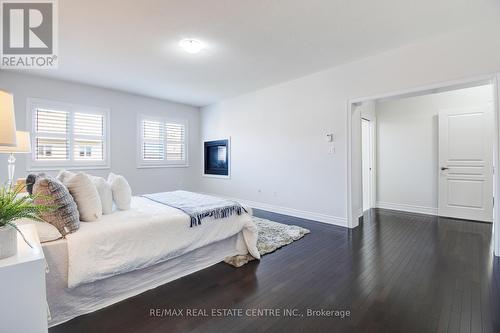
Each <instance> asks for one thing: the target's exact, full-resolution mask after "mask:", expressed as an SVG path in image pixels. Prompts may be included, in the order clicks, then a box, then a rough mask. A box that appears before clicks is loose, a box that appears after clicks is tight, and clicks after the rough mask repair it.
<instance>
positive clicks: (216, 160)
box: [204, 139, 229, 176]
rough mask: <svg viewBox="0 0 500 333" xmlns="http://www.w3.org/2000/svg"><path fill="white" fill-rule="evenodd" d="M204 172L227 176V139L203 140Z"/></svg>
mask: <svg viewBox="0 0 500 333" xmlns="http://www.w3.org/2000/svg"><path fill="white" fill-rule="evenodd" d="M204 159H205V174H206V175H218V176H229V140H227V139H225V140H215V141H205V144H204Z"/></svg>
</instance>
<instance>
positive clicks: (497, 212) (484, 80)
mask: <svg viewBox="0 0 500 333" xmlns="http://www.w3.org/2000/svg"><path fill="white" fill-rule="evenodd" d="M499 83H500V73H491V74H486V75H481V76H475V77H469V78H465V79H461V80H452V81H444V82H439V83H434V84H429V85H425V86H420V87H416V88H411V89H402V90H397V91H392V92H388V93H383V94H378V95H374V96H368V97H361V98H352V99H349V100H347V103H346V133H347V138H346V169H347V179H346V188H347V200H346V213H347V214H346V215H347V227H348V228H355V227H357V226H358V224H359V221H358V216H357V212H355V211H353V202H354V201H356V200H359V198H360V193H358V192H359V190H360V189H359V188H358V189H355V188H353V183H359V182H355V180H358V179H357V178H358V177H359V175H355V174H354V172H353V166H357V167H360V165H359V164H361V159H360V158H359V159H357V160H354V159H353V130H352V128H353V115H354V111H355V109H356V107H357V106H359V104H360V103H363V102H367V101H374V100H380V99H387V98H404V97H411V96H419V95H424V94H427V93H431V92H436V91H440V90H441V91H447V90H457V89H461V88H467V87H473V86H478V85H481V84H491V85H492V87H493V89H494V94H493V95H494V96H493V100H494V102H493V105H494V110H493V111H494V119H495V126H494V130H493V140H494V142H493V167H494V170H495V172H494V174H493V188H494V189H493V196H494V197H495V198H496V199H497V200H496V201H497V202H498V200H499V199H500V186H499V185H500V184H499V183H498V182H499V177H498V176H497V175H498V172H497V170H499V169H498V166H500V163H499V162H500V159H499V156H500V151H499V147H500V142H499V139H500V137H499V128H500V116H499V105H500V103H499V100H500V86H499ZM357 132H358V133H359V137H357V138H356V140H358V142H359V140H360V139H361V131H357ZM361 191H362V188H361ZM359 204H361V207H362V204H363V203H362V202H361V203H358V205H359ZM499 216H500V205H499V204H496V205H495V206H494V208H493V244H494V246H493V248H494V254H495V255H496V256H500V219H499V218H498V217H499ZM497 231H498V232H497Z"/></svg>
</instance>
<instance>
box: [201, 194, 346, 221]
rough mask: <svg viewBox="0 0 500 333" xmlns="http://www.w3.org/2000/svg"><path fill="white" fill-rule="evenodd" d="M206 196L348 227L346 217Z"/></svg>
mask: <svg viewBox="0 0 500 333" xmlns="http://www.w3.org/2000/svg"><path fill="white" fill-rule="evenodd" d="M204 194H207V195H213V196H218V197H224V198H226V199H230V200H234V201H237V202H239V203H240V204H242V205H243V206H248V207H251V208H256V209H262V210H266V211H268V212H273V213H278V214H284V215H289V216H294V217H299V218H302V219H306V220H311V221H316V222H322V223H327V224H332V225H336V226H340V227H344V228H345V227H347V218H345V217H338V216H333V215H327V214H322V213H315V212H310V211H306V210H300V209H295V208H289V207H282V206H276V205H270V204H267V203H263V202H256V201H251V200H245V199H238V198H232V197H225V196H223V195H220V194H213V193H204Z"/></svg>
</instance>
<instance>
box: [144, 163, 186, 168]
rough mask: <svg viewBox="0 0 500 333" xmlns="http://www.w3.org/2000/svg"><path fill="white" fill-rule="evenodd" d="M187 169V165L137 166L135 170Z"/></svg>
mask: <svg viewBox="0 0 500 333" xmlns="http://www.w3.org/2000/svg"><path fill="white" fill-rule="evenodd" d="M161 168H189V164H169V165H138V166H137V169H161Z"/></svg>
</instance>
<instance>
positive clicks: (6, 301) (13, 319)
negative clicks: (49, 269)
mask: <svg viewBox="0 0 500 333" xmlns="http://www.w3.org/2000/svg"><path fill="white" fill-rule="evenodd" d="M19 229H20V230H21V231H22V232H23V234H24V236H25V237H26V239H27V240H28V242H29V243H30V244H31V245H32V246H33V248H30V247H29V246H28V245H27V244H26V243H25V242H24V240H23V238H22V237H21V235H18V237H17V254H16V255H14V256H12V257H9V258H5V259H1V260H0V295H1V297H0V333H4V332H5V333H11V332H19V333H24V332H26V333H38V332H47V298H46V293H45V267H46V264H45V257H44V255H43V250H42V247H41V245H40V241H39V239H38V234H37V231H36V227H35V226H34V225H32V224H29V225H21V226H19Z"/></svg>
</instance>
